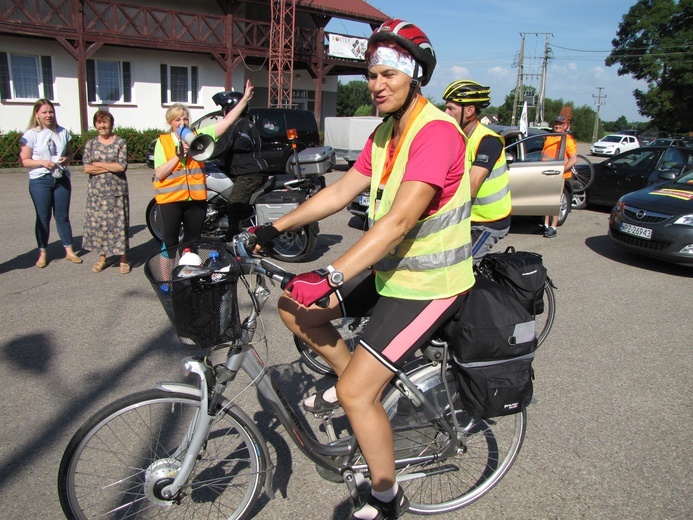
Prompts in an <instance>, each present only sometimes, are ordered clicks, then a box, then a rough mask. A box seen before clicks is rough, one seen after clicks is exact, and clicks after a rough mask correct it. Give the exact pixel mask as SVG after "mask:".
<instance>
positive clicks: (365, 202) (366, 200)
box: [359, 195, 371, 206]
mask: <svg viewBox="0 0 693 520" xmlns="http://www.w3.org/2000/svg"><path fill="white" fill-rule="evenodd" d="M359 204H361V206H370V205H371V198H370V197H369V196H368V195H359Z"/></svg>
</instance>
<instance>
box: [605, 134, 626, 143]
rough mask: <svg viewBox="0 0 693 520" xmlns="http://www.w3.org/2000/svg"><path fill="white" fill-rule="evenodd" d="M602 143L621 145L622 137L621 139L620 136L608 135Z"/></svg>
mask: <svg viewBox="0 0 693 520" xmlns="http://www.w3.org/2000/svg"><path fill="white" fill-rule="evenodd" d="M602 142H604V143H620V142H621V137H619V136H618V135H607V136H606V137H603V138H602Z"/></svg>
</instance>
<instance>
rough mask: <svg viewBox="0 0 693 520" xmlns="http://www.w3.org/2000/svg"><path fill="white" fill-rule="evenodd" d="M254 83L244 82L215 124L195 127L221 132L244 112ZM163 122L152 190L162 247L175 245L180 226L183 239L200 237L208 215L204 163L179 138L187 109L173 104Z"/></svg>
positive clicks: (186, 120) (187, 119) (213, 134)
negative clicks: (167, 128) (164, 129)
mask: <svg viewBox="0 0 693 520" xmlns="http://www.w3.org/2000/svg"><path fill="white" fill-rule="evenodd" d="M253 88H254V87H253V85H252V83H251V82H250V80H248V81H246V84H245V92H244V93H243V98H242V99H241V100H240V102H239V103H238V104H237V105H236V106H235V107H234V108H233V109H232V110H231V111H230V112H229V113H228V114H226V115H225V116H224V118H223V119H220V120H219V121H217V122H216V123H215V124H214V125H210V126H206V127H204V128H201V129H199V130H198V133H200V134H207V135H209V136H211V137H213V138H214V140H215V141H216V139H217V138H218V137H219V136H220V135H222V134H224V133H225V132H226V131H227V130H228V129H229V128H230V127H231V125H232V124H233V122H234V121H235V120H236V119H237V118H238V117H239V116H240V115H241V114H242V113H243V110H244V109H245V107H246V106H247V105H248V103H249V101H250V98H252V97H253ZM166 122H167V123H168V124H169V126H170V127H171V132H170V133H167V134H162V135H160V136H159V139H158V140H157V142H156V146H155V148H154V180H153V183H154V193H155V198H156V202H157V204H159V212H160V215H161V222H162V225H163V227H164V234H163V240H164V246H165V247H167V248H168V247H173V246H175V245H177V244H178V235H179V231H180V226H181V224H182V225H183V231H184V235H183V242H189V241H191V240H199V239H200V235H201V234H202V224H203V222H204V219H205V215H206V214H207V187H206V185H205V169H204V168H205V167H204V163H201V162H198V161H195V160H193V159H192V158H191V157H189V156H188V143H186V142H185V141H183V140H182V139H180V137H179V129H181V128H182V127H187V126H188V125H189V124H190V112H189V111H188V108H187V107H186V106H185V105H182V104H180V103H175V104H173V105H171V106H170V107H169V109H168V110H167V111H166Z"/></svg>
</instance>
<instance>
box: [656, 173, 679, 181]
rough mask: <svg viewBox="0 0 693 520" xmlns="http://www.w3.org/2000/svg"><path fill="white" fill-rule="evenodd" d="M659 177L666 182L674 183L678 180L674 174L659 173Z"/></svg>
mask: <svg viewBox="0 0 693 520" xmlns="http://www.w3.org/2000/svg"><path fill="white" fill-rule="evenodd" d="M657 177H658V178H660V179H662V180H664V181H673V180H675V179H676V177H677V175H676V174H675V173H674V172H671V171H669V172H659V173H658V174H657Z"/></svg>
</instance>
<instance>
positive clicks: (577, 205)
mask: <svg viewBox="0 0 693 520" xmlns="http://www.w3.org/2000/svg"><path fill="white" fill-rule="evenodd" d="M586 207H587V192H586V191H584V190H582V191H576V192H574V193H573V199H572V204H571V208H572V209H585V208H586Z"/></svg>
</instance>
